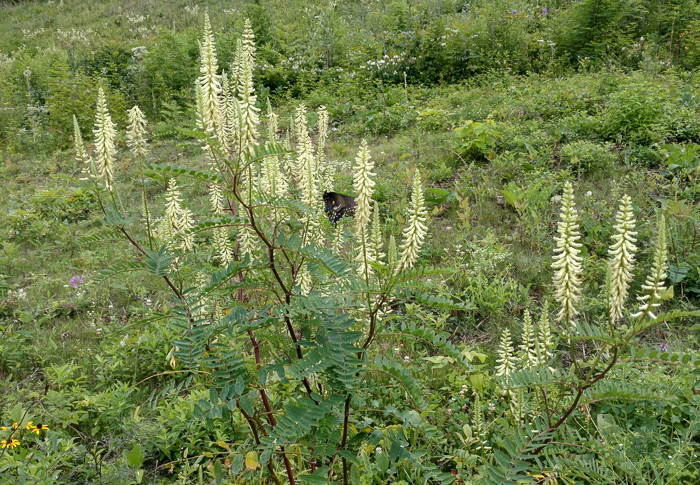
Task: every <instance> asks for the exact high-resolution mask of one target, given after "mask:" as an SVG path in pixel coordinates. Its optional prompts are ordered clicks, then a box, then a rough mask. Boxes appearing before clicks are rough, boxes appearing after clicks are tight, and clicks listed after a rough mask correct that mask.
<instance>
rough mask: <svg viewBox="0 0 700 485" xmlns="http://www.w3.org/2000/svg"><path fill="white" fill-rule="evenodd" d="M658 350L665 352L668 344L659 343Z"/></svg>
mask: <svg viewBox="0 0 700 485" xmlns="http://www.w3.org/2000/svg"><path fill="white" fill-rule="evenodd" d="M659 350H660V351H661V352H666V351H667V350H668V344H661V345H659Z"/></svg>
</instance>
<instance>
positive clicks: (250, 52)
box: [241, 19, 255, 72]
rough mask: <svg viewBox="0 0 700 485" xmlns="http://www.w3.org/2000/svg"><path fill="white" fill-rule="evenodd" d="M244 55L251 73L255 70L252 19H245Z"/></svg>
mask: <svg viewBox="0 0 700 485" xmlns="http://www.w3.org/2000/svg"><path fill="white" fill-rule="evenodd" d="M241 47H242V54H245V57H244V58H243V59H242V60H243V62H247V63H248V65H249V67H250V70H251V72H252V71H253V70H255V34H254V33H253V26H252V25H251V24H250V19H245V21H244V23H243V39H242V40H241Z"/></svg>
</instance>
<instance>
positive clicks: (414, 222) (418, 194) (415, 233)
mask: <svg viewBox="0 0 700 485" xmlns="http://www.w3.org/2000/svg"><path fill="white" fill-rule="evenodd" d="M427 214H428V211H427V210H426V209H425V199H424V197H423V182H422V181H421V177H420V172H419V171H418V170H416V173H415V175H414V178H413V195H412V196H411V205H410V207H409V208H408V223H407V225H406V227H405V229H404V230H403V244H401V257H400V259H399V264H398V265H397V267H396V272H397V273H398V272H399V271H401V270H402V269H405V268H412V267H413V265H414V264H415V262H416V261H417V260H418V252H419V251H420V248H421V246H423V242H424V241H425V235H426V234H427V233H428V226H426V221H427V220H428V218H427Z"/></svg>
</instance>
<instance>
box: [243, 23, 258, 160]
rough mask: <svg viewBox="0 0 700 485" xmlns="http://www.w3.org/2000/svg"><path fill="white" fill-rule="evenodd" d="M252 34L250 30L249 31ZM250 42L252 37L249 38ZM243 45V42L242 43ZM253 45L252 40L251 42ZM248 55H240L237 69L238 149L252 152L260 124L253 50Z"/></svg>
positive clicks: (256, 141)
mask: <svg viewBox="0 0 700 485" xmlns="http://www.w3.org/2000/svg"><path fill="white" fill-rule="evenodd" d="M251 35H252V31H251ZM250 41H251V42H253V41H252V38H251V39H250ZM244 45H245V44H244ZM252 45H253V46H254V45H255V44H254V42H253V44H252ZM247 52H248V55H245V56H242V57H241V62H242V65H240V66H239V68H238V70H239V72H238V104H239V107H240V112H241V125H240V128H239V129H240V151H241V153H245V154H249V153H252V151H253V147H254V146H255V145H257V144H258V137H259V136H260V133H259V132H258V125H260V116H259V115H258V113H259V112H260V108H258V107H257V106H255V102H256V100H257V99H258V97H257V95H256V94H255V86H254V85H253V68H254V66H255V61H254V59H255V51H254V49H253V51H252V54H251V51H247Z"/></svg>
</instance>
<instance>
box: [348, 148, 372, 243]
mask: <svg viewBox="0 0 700 485" xmlns="http://www.w3.org/2000/svg"><path fill="white" fill-rule="evenodd" d="M372 169H374V163H373V162H372V157H371V156H370V153H369V147H368V146H367V140H362V143H361V144H360V150H359V152H358V153H357V157H355V166H354V167H353V171H352V172H353V182H352V183H353V187H354V188H355V192H356V193H357V197H355V202H356V203H357V208H356V209H355V234H357V235H359V234H360V233H361V232H362V231H364V232H365V233H368V229H369V220H370V215H371V213H372V205H371V204H372V195H373V194H374V185H375V182H374V180H373V178H374V177H375V176H376V175H377V174H376V173H374V172H372Z"/></svg>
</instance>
